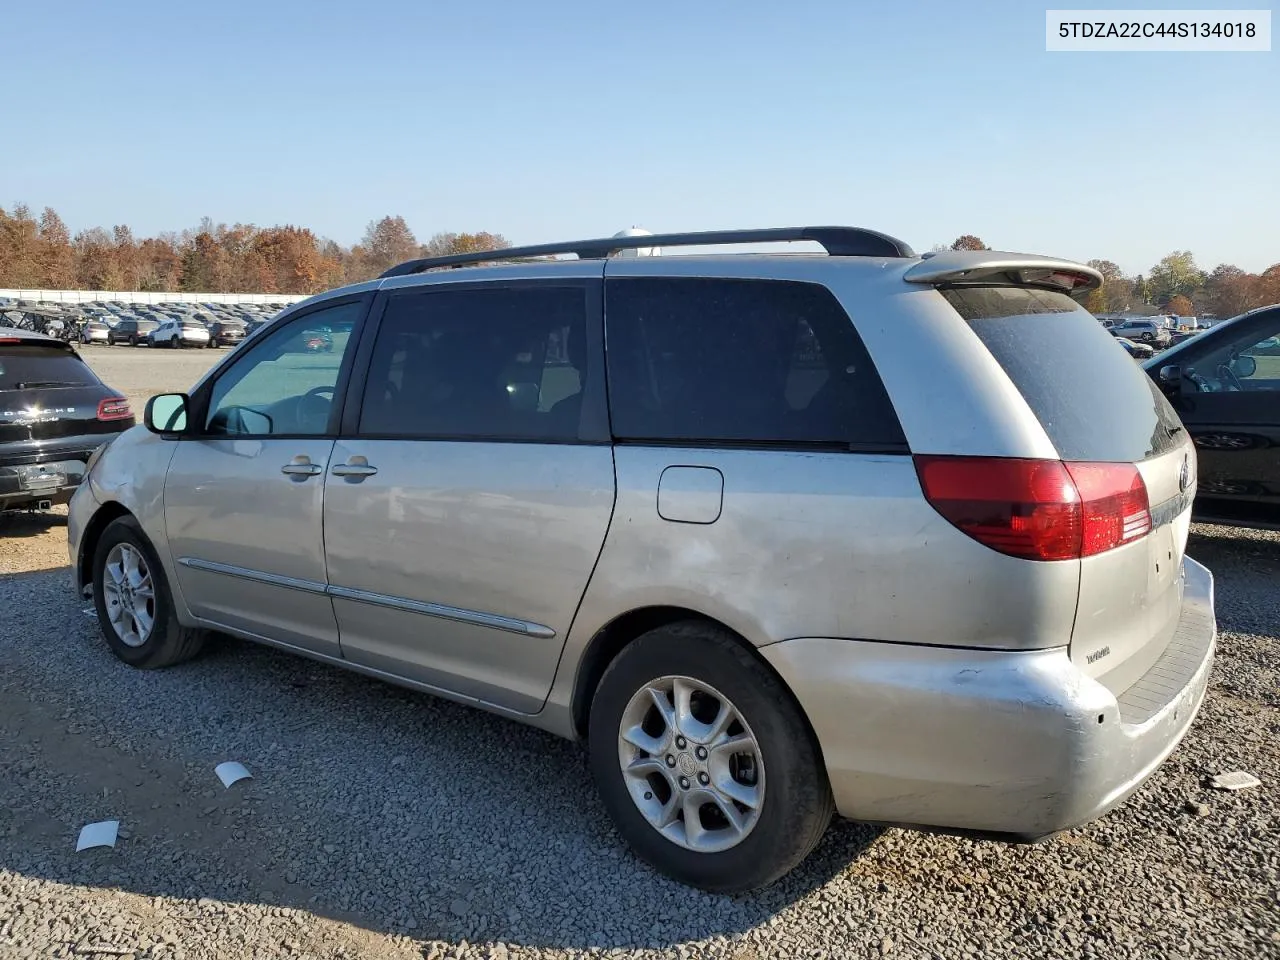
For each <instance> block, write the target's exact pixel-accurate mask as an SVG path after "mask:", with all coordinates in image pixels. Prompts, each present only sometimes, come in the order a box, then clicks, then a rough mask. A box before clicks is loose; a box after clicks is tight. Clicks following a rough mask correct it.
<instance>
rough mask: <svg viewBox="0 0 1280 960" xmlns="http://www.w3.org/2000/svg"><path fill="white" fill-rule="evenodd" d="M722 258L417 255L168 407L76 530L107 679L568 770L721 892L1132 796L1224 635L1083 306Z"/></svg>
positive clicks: (837, 242) (933, 274) (1145, 427)
mask: <svg viewBox="0 0 1280 960" xmlns="http://www.w3.org/2000/svg"><path fill="white" fill-rule="evenodd" d="M714 237H715V239H713V240H712V239H709V238H708V237H707V236H705V235H703V236H700V235H697V234H691V235H668V236H643V237H622V238H620V237H612V238H606V239H600V240H591V241H581V242H578V243H572V244H564V245H563V246H562V247H561V246H559V245H557V246H554V247H546V248H533V249H528V250H503V251H499V252H494V253H486V254H475V255H473V256H471V257H470V263H471V264H472V265H471V266H469V267H468V266H460V267H459V269H453V270H446V271H437V270H434V269H433V268H434V267H436V266H441V265H442V264H441V263H440V261H439V260H430V259H428V260H420V261H411V262H409V263H406V264H402V265H400V266H399V267H396V268H394V269H392V270H391V271H389V272H388V274H386V275H384V277H383V278H382V279H381V280H378V281H373V282H369V283H363V284H359V285H356V286H352V287H346V288H342V289H338V290H334V291H330V292H329V293H326V294H323V295H321V296H319V297H315V298H312V299H311V300H309V301H307V302H306V303H305V304H302V305H299V306H296V307H293V308H291V309H290V310H288V311H287V312H285V313H284V314H283V315H281V316H279V317H277V318H276V319H275V320H274V321H273V322H272V324H271V326H270V327H268V328H266V329H265V330H263V331H260V332H259V333H258V334H256V335H254V336H253V337H252V338H250V339H249V340H247V341H246V342H245V344H244V346H242V347H240V348H239V349H238V350H237V351H236V352H235V353H233V354H231V355H230V356H228V357H227V358H226V359H225V360H224V361H223V362H222V363H220V364H217V365H216V366H215V367H214V368H213V369H212V370H211V371H210V372H209V373H208V374H206V376H205V377H204V378H203V379H202V381H201V382H200V383H198V384H196V386H195V387H194V388H192V391H191V392H190V393H189V394H167V395H162V396H158V397H153V398H152V400H151V401H150V403H149V404H148V407H147V414H146V427H145V428H144V429H139V430H134V431H132V432H130V433H128V434H127V435H126V436H125V437H124V438H122V439H121V440H118V441H116V442H115V443H113V444H112V445H111V447H109V448H108V449H107V451H106V453H105V454H103V456H102V457H101V459H99V460H98V462H97V464H96V466H95V468H94V470H93V471H92V472H91V473H90V477H89V481H88V482H87V483H86V484H85V486H84V487H82V488H81V490H80V492H79V493H78V494H77V495H76V497H75V499H74V500H73V502H72V505H71V508H70V511H69V521H68V538H69V546H70V552H71V557H72V566H73V569H74V571H75V575H76V577H77V578H78V580H77V582H78V583H79V584H82V585H91V591H92V596H93V598H94V599H93V603H94V605H95V608H96V610H97V612H98V618H99V623H100V625H101V628H102V631H103V635H104V638H105V640H106V642H107V644H108V645H109V647H110V649H111V650H112V651H113V652H114V653H115V655H116V656H117V657H119V658H120V659H121V660H123V661H125V662H126V663H129V664H132V665H134V666H137V667H144V668H149V667H161V666H165V665H169V664H173V663H177V662H179V661H182V660H186V659H188V658H190V657H192V656H194V655H195V654H196V653H197V651H198V650H199V648H200V645H201V643H202V641H203V637H204V631H206V630H210V631H222V632H226V633H230V634H235V635H238V636H240V637H244V638H247V639H251V640H255V641H258V642H265V643H268V644H273V645H277V646H280V647H282V648H285V649H289V650H293V651H295V652H301V653H305V654H307V655H309V656H312V657H314V658H316V659H319V660H322V661H324V662H327V663H331V664H335V665H339V666H344V667H348V668H351V669H355V670H358V671H363V672H366V673H369V674H372V675H376V676H379V677H382V678H384V679H392V680H395V681H396V682H399V683H402V684H404V685H406V686H410V687H414V688H416V689H419V690H423V691H430V692H433V693H437V694H443V695H445V696H448V697H452V698H454V699H457V700H460V701H462V702H465V703H469V704H472V705H478V706H483V707H485V708H486V709H489V710H492V711H495V712H497V713H500V714H502V715H504V716H507V717H510V718H513V719H518V720H522V721H524V722H528V723H533V724H536V725H538V726H540V727H543V728H545V729H547V730H550V731H553V732H555V733H558V734H560V735H563V736H567V737H571V738H576V739H582V740H585V741H586V744H587V753H588V756H589V766H590V769H591V771H592V774H593V776H594V779H595V781H596V784H597V787H598V789H599V792H600V795H601V797H602V800H603V806H604V808H605V810H607V811H608V813H609V814H610V815H611V816H612V818H613V820H614V822H615V823H616V825H617V828H618V830H619V832H620V834H621V836H623V837H624V838H625V839H626V840H627V841H629V842H630V843H631V845H632V846H633V847H634V848H635V849H636V851H637V852H638V853H639V855H640V856H642V857H643V858H644V859H646V860H647V861H649V862H650V863H652V864H654V865H655V866H656V867H657V868H658V869H660V870H662V871H664V872H666V873H668V874H670V875H671V876H674V877H676V878H678V879H680V880H682V881H684V882H686V883H690V884H694V885H696V886H699V887H702V888H705V889H708V890H715V891H721V892H732V891H742V890H748V889H752V888H754V887H758V886H761V885H763V884H766V883H769V882H771V881H773V880H775V879H777V878H778V877H780V876H782V875H783V874H785V873H786V872H787V871H788V870H790V869H791V868H792V867H794V866H795V865H796V864H797V863H799V862H800V861H801V860H802V859H804V857H805V856H807V854H808V853H809V851H811V850H812V849H813V848H814V846H815V845H816V844H817V843H818V841H819V840H820V839H821V837H822V836H823V833H824V832H825V830H826V828H827V826H828V823H829V821H830V820H831V817H832V814H833V812H838V813H839V814H841V815H843V816H846V817H852V818H856V819H863V820H871V821H879V822H887V823H895V824H915V825H919V826H924V827H928V828H931V829H943V830H951V831H960V832H981V833H983V834H986V835H991V834H998V835H1003V836H1005V837H1007V838H1016V839H1020V840H1027V839H1034V838H1038V837H1043V836H1046V835H1048V834H1052V833H1054V832H1056V831H1060V830H1064V829H1068V828H1071V827H1074V826H1076V825H1078V824H1081V823H1084V822H1087V821H1089V820H1091V819H1093V818H1094V817H1097V816H1099V815H1101V814H1103V813H1105V812H1106V811H1107V810H1109V809H1111V808H1112V807H1114V806H1115V805H1117V804H1119V803H1120V802H1122V801H1123V800H1124V798H1125V797H1127V796H1128V795H1129V794H1130V793H1132V792H1133V791H1134V790H1136V789H1137V788H1138V787H1139V786H1140V785H1141V784H1142V782H1143V781H1144V780H1145V779H1146V778H1147V777H1148V776H1149V775H1150V774H1151V773H1152V771H1153V770H1155V769H1156V767H1157V766H1158V765H1159V764H1160V763H1161V761H1163V760H1164V758H1165V757H1166V756H1168V754H1169V753H1170V752H1171V751H1172V750H1173V749H1174V747H1175V746H1176V744H1177V743H1178V741H1179V740H1180V739H1181V737H1182V736H1183V734H1184V733H1185V732H1186V730H1187V728H1188V726H1189V725H1190V723H1191V722H1192V719H1193V718H1194V716H1195V714H1196V711H1197V709H1198V708H1199V705H1200V702H1201V700H1202V698H1203V696H1204V692H1205V687H1206V684H1207V682H1208V676H1209V672H1210V669H1211V666H1212V662H1213V650H1214V642H1215V633H1216V628H1215V621H1214V613H1213V589H1212V577H1211V575H1210V574H1209V572H1208V571H1207V570H1205V569H1204V568H1203V567H1202V566H1200V565H1199V564H1197V563H1195V561H1193V560H1191V559H1190V558H1187V557H1186V556H1185V548H1186V543H1187V536H1188V530H1189V514H1190V493H1189V490H1188V485H1187V482H1186V478H1187V476H1188V469H1189V467H1188V464H1189V463H1192V462H1193V461H1194V450H1193V448H1192V445H1191V442H1190V439H1189V438H1188V437H1187V434H1186V431H1185V430H1183V429H1182V427H1181V425H1180V424H1179V423H1178V420H1177V417H1176V416H1175V414H1174V413H1173V411H1172V409H1171V408H1170V407H1169V404H1168V402H1167V401H1166V400H1165V398H1164V396H1163V395H1162V394H1161V393H1160V391H1159V390H1157V389H1156V388H1155V386H1154V385H1153V384H1152V383H1151V381H1150V380H1149V379H1148V377H1147V376H1146V375H1145V374H1144V373H1143V371H1142V370H1141V369H1139V368H1138V367H1137V366H1136V365H1135V364H1133V363H1132V362H1131V361H1130V360H1129V359H1128V358H1127V357H1125V355H1124V354H1123V353H1122V352H1121V351H1120V350H1119V349H1118V348H1117V347H1116V345H1115V343H1114V342H1113V340H1112V338H1111V337H1110V336H1109V335H1108V334H1107V333H1106V331H1104V330H1102V329H1101V328H1100V327H1099V325H1098V324H1097V322H1096V321H1095V320H1094V319H1093V317H1091V316H1090V315H1089V314H1088V313H1087V312H1085V311H1084V310H1083V309H1082V308H1081V307H1080V305H1079V304H1078V302H1077V301H1076V300H1075V299H1073V296H1072V295H1077V296H1078V295H1080V294H1082V293H1087V292H1088V290H1089V289H1091V288H1094V287H1096V286H1097V285H1098V284H1099V283H1100V282H1101V275H1100V274H1098V272H1097V271H1095V270H1093V269H1092V268H1090V267H1086V266H1082V265H1079V264H1074V263H1069V262H1066V261H1057V260H1052V259H1048V258H1045V257H1039V256H1037V257H1032V256H1020V255H1018V254H1009V253H997V252H993V251H986V250H983V251H943V252H940V253H937V254H936V255H933V256H930V257H927V258H922V257H917V256H915V255H914V254H913V253H912V252H911V251H910V249H909V248H908V247H906V245H905V244H903V243H902V242H901V241H897V240H894V239H893V238H891V237H887V236H885V235H884V234H880V233H875V232H871V231H866V230H858V229H853V228H815V227H810V228H799V229H794V230H791V229H787V230H781V231H776V230H775V231H746V232H734V233H727V234H726V233H720V234H715V235H714ZM801 239H803V240H808V241H816V242H818V243H821V244H822V246H824V247H825V248H826V249H827V250H828V251H830V255H821V256H820V255H804V254H800V255H772V256H771V255H762V256H752V257H733V256H709V257H699V256H643V257H634V258H623V257H617V258H614V257H611V256H610V253H611V251H615V250H617V249H619V248H623V249H626V248H628V247H631V248H635V247H638V246H641V245H643V246H645V247H649V246H659V247H661V248H662V249H663V250H665V249H666V248H668V247H677V246H698V245H706V244H708V243H714V244H717V245H726V244H730V243H741V244H746V243H761V242H765V241H783V240H801ZM549 249H553V250H555V251H559V250H561V249H563V251H564V252H566V253H567V252H573V253H576V254H577V255H578V257H579V258H581V259H576V260H560V261H554V262H541V263H517V264H511V263H508V264H503V265H501V266H496V267H488V266H484V265H483V264H485V263H487V262H489V261H491V260H494V259H497V258H502V259H506V258H510V257H528V256H531V255H533V253H534V252H535V251H536V252H537V253H538V254H539V255H545V254H547V253H548V252H549ZM451 259H452V258H451ZM606 302H607V303H608V311H607V313H606V311H605V310H604V304H605V303H606ZM322 330H327V331H328V332H327V333H326V334H325V336H326V337H327V338H328V342H329V348H330V349H329V352H327V353H323V354H318V355H317V354H316V353H314V352H313V350H312V343H313V340H314V338H315V335H316V333H317V332H318V331H322ZM606 339H607V341H608V345H609V346H608V351H607V353H606V351H605V347H604V345H605V342H606ZM1047 357H1051V358H1052V360H1051V361H1046V358H1047ZM997 381H998V382H999V384H1000V388H999V389H993V388H992V384H993V383H996V382H997ZM1098 411H1105V415H1104V416H1099V415H1098ZM122 566H123V567H125V568H126V569H130V570H136V571H138V575H139V576H146V577H148V578H149V580H148V582H149V583H150V584H151V585H152V588H153V597H152V598H151V599H152V600H153V605H152V606H147V607H143V608H141V609H140V607H139V597H138V594H137V592H136V590H134V589H132V587H131V584H132V581H131V580H129V581H126V580H124V579H122V578H121V577H120V576H119V570H120V568H121V567H122ZM922 597H927V598H928V602H927V603H922V602H921V598H922ZM144 614H145V615H144ZM149 686H150V688H151V689H150V691H149V695H150V696H152V697H161V696H163V695H164V694H163V692H162V690H161V688H160V687H156V686H155V685H154V684H151V685H149ZM502 775H503V772H502V771H501V770H500V769H498V768H497V767H495V769H494V771H493V776H494V777H495V778H498V777H501V776H502ZM549 789H552V790H559V789H561V786H560V785H558V784H557V785H552V786H551V787H549ZM526 802H529V801H527V800H526ZM534 802H536V801H534ZM580 808H581V809H591V805H590V804H583V805H580Z"/></svg>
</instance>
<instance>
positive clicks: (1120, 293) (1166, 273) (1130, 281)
mask: <svg viewBox="0 0 1280 960" xmlns="http://www.w3.org/2000/svg"><path fill="white" fill-rule="evenodd" d="M934 249H935V250H940V249H941V250H945V249H948V248H947V247H945V246H937V247H934ZM949 249H951V250H989V249H990V247H988V246H987V245H986V244H985V243H983V242H982V240H981V239H979V238H978V237H975V236H973V235H972V234H968V233H967V234H965V235H964V236H962V237H958V238H957V239H956V240H955V242H954V243H952V244H951V246H950V248H949ZM1089 266H1091V267H1093V268H1094V269H1095V270H1097V271H1098V272H1099V273H1101V274H1102V286H1100V287H1099V288H1098V289H1096V290H1093V291H1091V292H1090V293H1089V295H1088V297H1087V298H1086V299H1085V302H1084V305H1085V308H1086V309H1087V310H1089V312H1090V313H1095V314H1100V313H1101V314H1105V313H1130V312H1134V311H1140V308H1143V307H1154V308H1155V310H1156V312H1157V313H1162V314H1173V315H1175V316H1179V317H1196V316H1201V315H1204V314H1212V315H1214V316H1216V317H1220V318H1226V317H1234V316H1236V315H1237V314H1241V313H1244V312H1245V311H1246V310H1252V309H1253V308H1254V307H1265V306H1269V305H1270V304H1273V303H1280V263H1274V264H1272V265H1271V266H1269V267H1267V269H1265V270H1263V271H1262V272H1261V273H1249V272H1248V271H1245V270H1241V269H1240V268H1239V267H1237V266H1235V265H1233V264H1230V263H1220V264H1218V266H1216V267H1214V268H1213V269H1212V270H1210V271H1207V272H1206V271H1204V270H1202V269H1200V267H1198V266H1197V265H1196V260H1195V257H1194V256H1193V255H1192V253H1191V251H1190V250H1175V251H1174V252H1173V253H1171V254H1169V255H1168V256H1167V257H1164V258H1163V259H1162V260H1161V261H1160V262H1159V263H1157V264H1156V265H1155V266H1153V267H1152V268H1151V269H1150V270H1148V271H1147V273H1146V274H1145V275H1144V274H1141V273H1139V274H1136V275H1134V276H1129V275H1127V274H1125V272H1124V271H1123V270H1121V269H1120V267H1119V266H1117V265H1116V264H1115V263H1113V262H1112V261H1110V260H1090V261H1089Z"/></svg>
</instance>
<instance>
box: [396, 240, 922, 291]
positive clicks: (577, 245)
mask: <svg viewBox="0 0 1280 960" xmlns="http://www.w3.org/2000/svg"><path fill="white" fill-rule="evenodd" d="M795 240H811V241H813V242H814V243H817V244H819V245H820V246H822V247H823V249H825V250H826V251H827V253H828V254H829V255H830V256H833V257H914V256H915V253H914V252H913V251H912V249H911V248H910V247H909V246H907V244H905V243H903V242H902V241H901V240H898V239H897V238H895V237H891V236H889V235H888V234H885V233H879V232H877V231H875V230H864V229H863V228H861V227H772V228H768V229H764V230H707V231H702V232H698V233H656V234H646V235H643V236H638V237H601V238H600V239H597V240H576V241H572V242H568V243H544V244H539V245H538V246H533V247H508V248H507V249H505V250H486V251H483V252H481V253H455V254H451V255H450V256H446V257H423V258H422V259H419V260H406V261H405V262H404V263H401V264H399V265H398V266H394V267H392V268H391V269H390V270H388V271H387V272H386V273H384V274H382V279H386V278H387V277H403V276H407V275H408V274H412V273H421V272H422V271H424V270H434V269H435V268H437V267H460V266H464V265H466V264H474V263H491V262H493V261H495V260H514V259H520V258H525V257H547V256H554V255H555V254H562V253H573V254H576V255H577V256H578V259H580V260H598V259H601V258H604V257H610V256H613V255H614V254H615V253H617V252H618V251H619V250H632V249H639V248H641V247H708V246H719V245H721V244H734V243H781V242H787V241H795Z"/></svg>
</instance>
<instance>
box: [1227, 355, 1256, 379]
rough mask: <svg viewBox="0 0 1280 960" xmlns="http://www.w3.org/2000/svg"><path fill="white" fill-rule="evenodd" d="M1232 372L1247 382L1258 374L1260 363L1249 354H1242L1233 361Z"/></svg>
mask: <svg viewBox="0 0 1280 960" xmlns="http://www.w3.org/2000/svg"><path fill="white" fill-rule="evenodd" d="M1231 372H1232V373H1234V374H1235V375H1236V376H1237V377H1244V378H1245V379H1246V380H1247V379H1249V378H1250V377H1252V376H1253V375H1254V374H1255V373H1257V372H1258V361H1257V360H1256V359H1255V358H1253V357H1251V356H1249V354H1247V353H1242V354H1240V356H1238V357H1236V358H1235V359H1234V360H1232V361H1231Z"/></svg>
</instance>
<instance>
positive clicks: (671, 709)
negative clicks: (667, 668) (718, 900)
mask: <svg viewBox="0 0 1280 960" xmlns="http://www.w3.org/2000/svg"><path fill="white" fill-rule="evenodd" d="M618 761H619V764H620V765H621V768H622V775H623V779H624V781H625V783H626V787H627V792H628V793H629V794H630V795H631V799H632V801H633V802H634V803H635V805H636V808H637V809H638V810H639V811H640V813H641V815H643V816H644V818H645V820H647V821H648V822H649V825H650V826H652V827H653V828H654V829H655V830H657V831H658V832H659V833H661V834H662V835H663V836H665V837H666V838H667V839H668V840H670V841H671V842H672V843H675V844H677V845H678V846H681V847H684V848H685V849H687V850H693V851H695V852H698V853H718V852H720V851H723V850H728V849H730V848H731V847H735V846H737V845H738V844H739V843H741V842H742V841H743V840H745V839H746V837H747V835H748V834H750V833H751V830H752V829H753V828H754V827H755V825H756V823H757V822H758V821H759V819H760V811H761V809H762V807H763V803H764V790H765V776H764V762H763V758H762V757H761V751H760V745H759V742H758V741H757V740H756V737H755V734H753V733H752V731H751V728H750V727H749V726H748V725H747V722H746V720H745V718H744V717H743V716H742V714H741V713H740V712H739V711H738V709H737V707H735V706H734V705H733V703H732V702H731V701H730V700H729V699H728V698H727V697H726V696H725V695H724V694H722V693H721V692H720V691H718V690H716V689H715V688H714V687H712V686H710V685H709V684H706V683H703V682H702V681H700V680H695V679H693V678H690V677H676V676H669V677H659V678H658V679H656V680H652V681H650V682H649V683H647V684H645V685H644V686H643V687H641V688H640V689H639V690H638V691H636V693H635V695H634V696H632V698H631V700H630V702H628V704H627V707H626V709H625V710H624V711H623V713H622V720H621V722H620V724H619V729H618Z"/></svg>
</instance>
